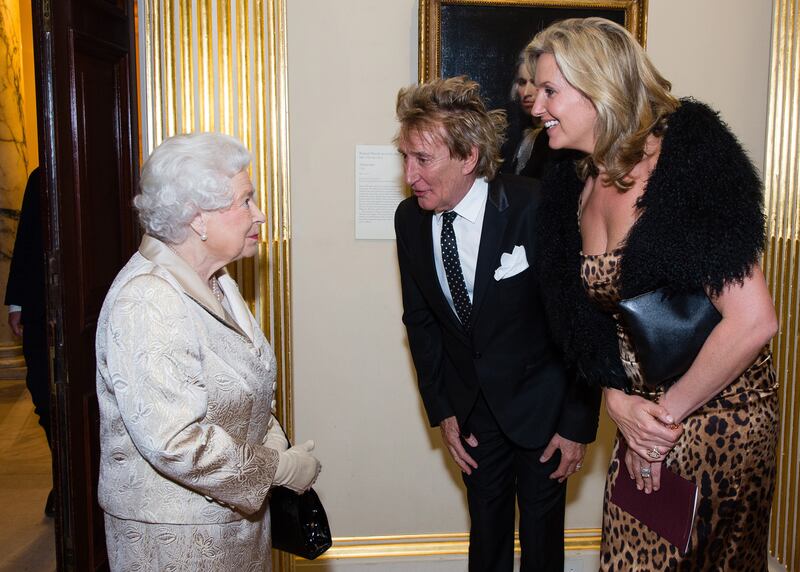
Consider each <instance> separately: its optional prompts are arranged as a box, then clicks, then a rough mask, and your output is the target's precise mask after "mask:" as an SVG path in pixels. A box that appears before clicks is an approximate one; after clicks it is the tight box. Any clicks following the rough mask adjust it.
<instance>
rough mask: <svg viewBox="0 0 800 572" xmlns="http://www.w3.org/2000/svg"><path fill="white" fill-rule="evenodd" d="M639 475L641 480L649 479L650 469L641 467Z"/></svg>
mask: <svg viewBox="0 0 800 572" xmlns="http://www.w3.org/2000/svg"><path fill="white" fill-rule="evenodd" d="M639 474H640V475H641V476H642V478H643V479H649V478H650V467H641V468H640V469H639Z"/></svg>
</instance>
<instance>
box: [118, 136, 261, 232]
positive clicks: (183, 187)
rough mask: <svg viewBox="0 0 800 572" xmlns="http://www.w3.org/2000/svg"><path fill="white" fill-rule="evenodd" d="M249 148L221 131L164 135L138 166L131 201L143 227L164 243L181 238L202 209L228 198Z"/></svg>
mask: <svg viewBox="0 0 800 572" xmlns="http://www.w3.org/2000/svg"><path fill="white" fill-rule="evenodd" d="M250 160H251V156H250V152H249V151H248V150H247V149H246V148H245V146H244V145H242V143H241V142H240V141H239V140H238V139H236V138H234V137H230V136H229V135H223V134H222V133H213V132H209V133H186V134H182V135H174V136H172V137H170V138H169V139H166V140H164V141H163V142H162V143H161V144H160V145H159V146H158V147H156V148H155V149H154V150H153V152H152V153H151V154H150V157H148V158H147V160H146V161H145V162H144V165H143V166H142V176H141V179H140V181H139V194H138V195H136V197H135V198H134V199H133V205H134V206H135V207H136V210H137V211H138V212H139V223H140V224H141V225H142V228H143V229H144V230H145V232H146V233H147V234H149V235H151V236H154V237H155V238H158V239H159V240H162V241H164V242H166V243H169V244H180V243H182V242H183V241H184V240H186V236H187V233H188V231H189V223H191V222H192V219H194V217H195V216H197V214H198V213H199V212H201V211H213V210H217V209H222V208H227V207H229V206H230V205H231V204H232V203H233V199H234V196H233V189H232V188H231V184H230V181H231V178H233V177H234V176H235V175H237V174H239V173H241V172H242V171H244V170H245V169H247V167H248V166H249V165H250Z"/></svg>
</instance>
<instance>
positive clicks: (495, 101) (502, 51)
mask: <svg viewBox="0 0 800 572" xmlns="http://www.w3.org/2000/svg"><path fill="white" fill-rule="evenodd" d="M587 16H601V17H603V18H608V19H609V20H613V21H615V22H617V23H619V24H622V25H623V26H625V27H626V28H627V29H628V30H630V31H631V33H632V34H633V35H634V36H635V37H636V38H637V39H638V40H639V42H640V43H641V44H642V45H643V46H644V45H645V43H646V39H647V35H646V31H647V0H419V80H420V81H426V80H428V79H432V78H435V77H452V76H457V75H466V76H469V77H470V78H471V79H473V80H475V81H477V82H478V83H479V84H480V85H481V90H482V93H483V96H484V97H485V98H486V100H487V103H488V104H489V107H490V108H494V107H502V106H503V105H505V104H506V103H507V102H508V98H509V92H510V90H511V86H512V83H513V81H514V76H515V72H516V61H517V57H518V56H519V53H520V52H521V51H522V49H523V48H524V47H525V46H526V45H527V44H528V42H529V41H530V40H531V39H532V38H533V36H534V35H536V33H537V32H538V31H539V30H542V29H543V28H546V27H547V26H548V25H549V24H551V23H552V22H555V21H557V20H563V19H565V18H585V17H587Z"/></svg>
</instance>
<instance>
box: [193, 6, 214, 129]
mask: <svg viewBox="0 0 800 572" xmlns="http://www.w3.org/2000/svg"><path fill="white" fill-rule="evenodd" d="M212 24H213V23H212V20H211V0H198V2H197V30H198V38H197V67H198V73H197V91H198V99H199V103H198V113H199V116H200V117H199V119H200V130H201V131H213V130H214V110H213V103H214V76H213V73H212V71H213V68H214V55H213V50H212V40H213V37H214V29H213V25H212Z"/></svg>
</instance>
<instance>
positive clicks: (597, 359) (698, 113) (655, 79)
mask: <svg viewBox="0 0 800 572" xmlns="http://www.w3.org/2000/svg"><path fill="white" fill-rule="evenodd" d="M526 53H527V55H528V58H529V60H528V61H529V64H530V66H531V67H532V68H533V70H534V72H535V73H534V77H535V83H536V86H537V87H538V88H539V95H538V96H537V100H536V103H535V105H534V108H533V111H534V114H536V115H538V116H539V117H541V119H542V121H543V123H544V126H545V128H546V129H547V130H548V135H549V137H550V145H551V147H553V148H557V149H561V148H567V149H575V150H578V151H582V152H584V153H586V156H585V157H584V158H583V159H581V160H580V161H578V162H577V165H576V164H575V163H574V162H562V163H560V164H558V165H556V166H555V167H554V168H553V169H552V171H551V172H550V173H549V174H548V176H547V178H546V179H545V181H544V194H545V197H544V201H543V204H542V209H543V212H547V213H548V216H547V217H543V219H542V222H541V228H540V240H541V251H540V255H541V259H540V263H541V268H540V270H541V272H542V275H543V276H547V280H546V281H545V282H546V284H545V286H544V288H545V297H546V299H548V304H547V305H546V306H547V308H548V312H549V318H550V322H551V326H552V329H553V330H554V335H555V337H556V339H557V340H558V341H559V343H560V345H561V347H562V349H563V351H564V354H565V357H566V359H567V360H568V361H569V362H571V364H572V365H573V366H574V367H575V368H576V370H577V371H578V372H580V373H581V374H582V375H583V376H584V377H585V378H586V379H587V380H588V381H589V382H593V383H600V384H601V385H603V387H604V397H605V400H606V405H607V408H608V412H609V415H610V416H611V418H612V419H613V420H614V422H615V423H616V424H617V427H618V434H617V440H616V443H615V446H614V457H613V460H612V461H611V464H610V467H609V473H608V479H607V482H606V494H605V498H604V511H603V539H602V546H601V569H602V570H614V571H622V570H624V571H632V570H641V571H652V570H686V571H693V572H694V571H699V570H726V571H736V570H742V571H753V570H766V569H767V522H768V519H769V511H770V505H771V500H772V494H773V481H774V474H775V446H776V435H777V429H778V402H777V393H776V389H777V384H776V381H775V375H774V371H773V369H772V363H771V359H770V353H769V348H768V343H769V340H770V339H771V338H772V336H773V335H774V334H775V332H776V330H777V321H776V317H775V311H774V307H773V304H772V300H771V298H770V295H769V291H768V289H767V285H766V281H765V279H764V276H763V274H762V272H761V269H760V268H759V266H758V257H759V255H760V253H761V249H762V247H763V242H764V219H763V211H762V206H761V204H762V191H761V183H760V181H759V178H758V175H757V174H756V172H755V169H754V167H753V166H752V164H751V162H750V161H749V159H748V158H747V156H746V154H745V153H744V151H743V150H742V148H741V145H740V144H739V143H738V141H737V140H736V138H735V137H734V136H733V134H732V133H731V132H730V130H729V129H728V128H727V126H726V125H725V124H724V123H722V121H721V120H720V119H719V117H718V116H717V114H716V113H714V112H713V111H712V110H710V109H709V108H708V107H707V106H705V105H703V104H701V103H698V102H696V101H694V100H691V99H686V100H678V99H676V98H675V97H674V96H672V94H671V93H670V92H669V89H670V84H669V82H668V81H666V80H665V79H664V78H663V77H662V76H661V75H660V74H659V73H658V71H657V70H656V69H655V68H654V67H653V65H652V64H651V62H650V61H649V59H648V58H647V56H646V54H645V53H644V51H643V50H642V48H641V47H640V46H639V45H638V44H637V43H636V42H635V40H634V39H633V38H632V37H631V36H630V34H629V33H628V32H627V31H626V30H624V29H623V28H622V27H621V26H619V25H617V24H614V23H612V22H609V21H607V20H603V19H600V18H587V19H573V20H565V21H563V22H559V23H556V24H554V25H552V26H551V27H549V28H548V29H546V30H544V31H542V32H540V33H539V34H538V35H537V36H536V37H535V38H534V39H533V40H532V42H531V43H530V45H529V46H528V48H527V50H526ZM576 167H577V168H576ZM576 213H578V214H577V220H576ZM664 286H666V287H668V288H670V289H671V290H672V291H674V292H678V293H680V292H690V291H693V290H697V289H699V288H703V289H704V290H705V291H706V292H707V293H708V295H709V297H710V299H711V301H712V303H713V304H714V305H715V306H716V308H717V309H718V310H719V312H720V314H721V315H722V320H721V322H720V323H719V324H718V325H717V326H716V328H715V329H714V330H713V331H712V332H711V334H710V335H709V337H708V339H707V340H706V342H705V344H704V345H703V347H702V348H701V350H700V353H699V354H698V355H697V357H696V358H695V361H694V363H693V364H692V366H691V367H690V368H689V370H688V371H687V372H686V373H685V374H684V375H683V376H682V377H681V378H680V379H679V380H678V381H677V382H675V383H674V384H672V385H669V386H668V387H664V386H660V387H657V388H653V387H651V386H649V385H648V383H647V379H646V377H645V375H644V374H643V372H642V370H641V368H640V364H639V360H638V358H637V355H636V351H635V348H634V347H633V344H632V342H631V339H630V336H629V332H628V331H627V329H626V327H625V325H624V324H623V323H621V322H620V320H619V315H618V311H617V308H618V302H619V300H620V299H625V298H630V297H633V296H636V295H639V294H642V293H645V292H649V291H652V290H654V289H656V288H659V287H664ZM622 441H624V442H625V443H626V444H627V446H628V450H627V452H626V454H625V455H624V463H622V466H620V464H621V463H620V462H618V461H617V460H616V452H617V449H618V447H619V445H620V443H621V442H622ZM664 467H668V468H669V469H670V470H672V471H674V472H676V473H678V474H680V475H682V476H684V477H686V478H687V479H689V480H692V481H694V482H695V483H696V484H697V485H698V490H699V503H698V508H697V515H696V520H695V526H694V529H693V533H692V536H691V539H690V546H689V550H688V553H687V554H685V555H682V554H681V552H680V551H679V550H678V549H677V548H676V547H675V546H672V545H671V544H669V543H668V542H667V541H665V540H664V539H662V538H660V537H659V536H658V535H657V534H655V533H654V532H653V531H651V530H650V529H649V528H647V527H646V526H644V525H643V524H641V523H640V522H639V521H638V520H636V519H635V518H633V517H631V516H630V515H628V514H627V513H625V512H624V511H622V510H621V509H620V508H619V507H617V506H616V505H615V504H614V503H612V502H611V501H610V490H611V488H612V487H613V485H614V483H615V481H616V479H618V478H620V479H628V478H630V479H635V481H636V484H637V487H638V488H640V489H641V490H644V491H645V493H650V492H652V491H654V490H657V489H658V488H659V486H660V477H661V471H662V469H663V468H664Z"/></svg>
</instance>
